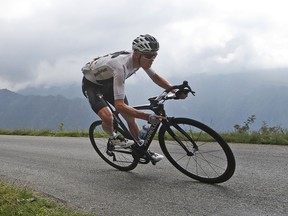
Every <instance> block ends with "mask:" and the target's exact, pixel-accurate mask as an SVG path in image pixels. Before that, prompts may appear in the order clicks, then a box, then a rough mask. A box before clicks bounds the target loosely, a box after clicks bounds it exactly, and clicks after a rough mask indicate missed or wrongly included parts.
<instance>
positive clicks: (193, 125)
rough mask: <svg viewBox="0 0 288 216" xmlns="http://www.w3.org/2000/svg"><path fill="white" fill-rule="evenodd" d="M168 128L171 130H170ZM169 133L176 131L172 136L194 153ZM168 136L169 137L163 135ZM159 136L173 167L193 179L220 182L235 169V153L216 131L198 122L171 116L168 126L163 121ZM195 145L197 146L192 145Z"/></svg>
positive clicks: (227, 177)
mask: <svg viewBox="0 0 288 216" xmlns="http://www.w3.org/2000/svg"><path fill="white" fill-rule="evenodd" d="M169 128H170V129H171V131H172V132H171V131H170V132H169ZM173 133H174V134H173ZM171 134H172V135H174V136H175V135H176V138H175V139H179V140H180V142H182V145H185V146H186V148H187V149H188V150H189V151H191V152H192V153H193V151H194V153H193V154H191V153H190V155H189V154H188V153H187V152H186V151H185V150H184V148H183V147H182V146H181V145H180V144H179V141H178V142H177V140H175V139H174V138H172V136H171ZM167 136H170V138H171V140H167V139H165V137H166V138H167ZM158 138H159V143H160V146H161V149H162V151H163V153H164V154H165V156H166V157H167V159H168V160H169V161H170V162H171V163H172V164H173V165H174V167H176V168H177V169H178V170H179V171H181V172H182V173H183V174H185V175H187V176H189V177H191V178H193V179H195V180H198V181H200V182H204V183H209V184H214V183H222V182H225V181H227V180H229V179H230V178H231V177H232V175H233V174H234V172H235V167H236V162H235V157H234V155H233V152H232V150H231V149H230V147H229V145H228V144H227V143H226V142H225V141H224V140H223V138H222V137H221V136H220V135H219V134H218V133H217V132H215V131H214V130H213V129H211V128H210V127H208V126H207V125H205V124H203V123H201V122H198V121H195V120H192V119H188V118H174V119H172V120H171V122H170V124H169V127H168V128H167V126H165V125H162V127H161V128H160V130H159V137H158ZM193 142H194V144H193ZM194 145H197V147H196V148H194V149H193V147H195V146H194ZM197 148H198V150H197Z"/></svg>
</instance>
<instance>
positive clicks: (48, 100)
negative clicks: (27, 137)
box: [0, 89, 96, 129]
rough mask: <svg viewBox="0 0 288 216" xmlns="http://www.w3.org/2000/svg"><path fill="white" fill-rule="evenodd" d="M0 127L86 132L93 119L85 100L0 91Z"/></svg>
mask: <svg viewBox="0 0 288 216" xmlns="http://www.w3.org/2000/svg"><path fill="white" fill-rule="evenodd" d="M0 101H1V104H0V128H5V129H24V128H29V129H58V128H59V125H60V123H64V128H65V129H85V128H86V129H87V128H88V127H89V124H91V122H92V121H93V120H94V119H95V118H96V115H95V114H93V113H92V112H91V111H90V107H89V105H88V103H87V102H86V101H85V100H82V99H80V98H75V99H67V98H65V97H63V96H60V95H58V96H33V95H29V96H24V95H21V94H16V93H14V92H11V91H9V90H7V89H4V90H0Z"/></svg>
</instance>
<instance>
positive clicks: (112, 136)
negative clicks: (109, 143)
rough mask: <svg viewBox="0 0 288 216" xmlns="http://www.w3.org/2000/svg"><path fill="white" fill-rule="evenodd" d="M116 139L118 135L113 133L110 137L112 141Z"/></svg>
mask: <svg viewBox="0 0 288 216" xmlns="http://www.w3.org/2000/svg"><path fill="white" fill-rule="evenodd" d="M115 137H117V134H116V133H115V132H114V131H113V133H112V134H111V135H110V139H114V138H115Z"/></svg>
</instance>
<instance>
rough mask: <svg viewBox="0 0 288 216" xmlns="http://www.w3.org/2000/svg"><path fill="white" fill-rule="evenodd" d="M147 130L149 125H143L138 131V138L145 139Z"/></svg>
mask: <svg viewBox="0 0 288 216" xmlns="http://www.w3.org/2000/svg"><path fill="white" fill-rule="evenodd" d="M148 130H149V125H143V126H142V129H141V130H140V131H139V138H140V139H145V138H146V135H147V132H148Z"/></svg>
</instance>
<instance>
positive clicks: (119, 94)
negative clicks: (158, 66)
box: [82, 51, 155, 99]
mask: <svg viewBox="0 0 288 216" xmlns="http://www.w3.org/2000/svg"><path fill="white" fill-rule="evenodd" d="M132 54H133V52H132V51H120V52H116V53H112V54H108V55H105V56H102V57H97V58H95V59H94V60H93V61H91V62H88V63H87V64H86V65H85V66H84V67H83V68H82V72H83V74H84V77H85V78H86V79H87V80H89V81H90V82H92V83H95V84H99V82H98V81H101V80H107V79H110V78H114V79H113V90H114V99H124V98H125V80H126V79H127V78H129V77H130V76H131V75H132V74H134V73H135V72H136V71H137V70H138V69H139V68H133V63H132ZM145 71H146V73H147V74H148V75H149V76H150V77H152V76H153V75H154V74H155V72H154V71H153V69H151V68H149V69H148V70H145Z"/></svg>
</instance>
